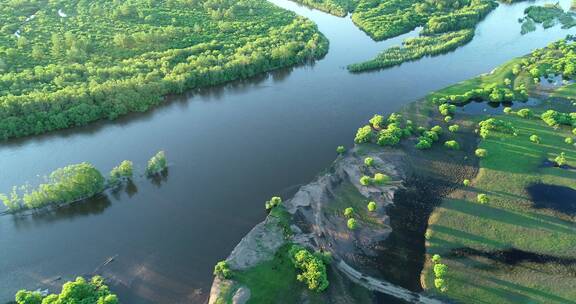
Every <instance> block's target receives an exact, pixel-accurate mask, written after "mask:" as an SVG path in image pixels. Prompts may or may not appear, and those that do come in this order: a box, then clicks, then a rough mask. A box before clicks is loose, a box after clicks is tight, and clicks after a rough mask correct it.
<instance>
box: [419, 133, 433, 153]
mask: <svg viewBox="0 0 576 304" xmlns="http://www.w3.org/2000/svg"><path fill="white" fill-rule="evenodd" d="M430 148H432V140H431V139H430V138H428V137H424V136H420V137H419V138H418V143H416V149H420V150H426V149H430Z"/></svg>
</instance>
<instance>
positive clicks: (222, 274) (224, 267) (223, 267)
mask: <svg viewBox="0 0 576 304" xmlns="http://www.w3.org/2000/svg"><path fill="white" fill-rule="evenodd" d="M214 275H215V276H217V277H219V278H221V279H229V278H231V277H232V271H231V270H230V267H229V266H228V263H226V261H220V262H218V263H216V266H214Z"/></svg>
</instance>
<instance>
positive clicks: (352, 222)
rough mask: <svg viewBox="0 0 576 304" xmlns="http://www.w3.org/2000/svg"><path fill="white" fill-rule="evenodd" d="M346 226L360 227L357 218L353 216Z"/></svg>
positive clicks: (351, 227) (349, 227)
mask: <svg viewBox="0 0 576 304" xmlns="http://www.w3.org/2000/svg"><path fill="white" fill-rule="evenodd" d="M346 226H348V229H350V230H354V229H356V228H357V227H358V223H357V222H356V220H355V219H353V218H351V219H348V221H347V222H346Z"/></svg>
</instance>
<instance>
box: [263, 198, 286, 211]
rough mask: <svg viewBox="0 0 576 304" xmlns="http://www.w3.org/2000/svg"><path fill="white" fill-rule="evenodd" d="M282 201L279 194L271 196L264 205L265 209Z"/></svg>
mask: <svg viewBox="0 0 576 304" xmlns="http://www.w3.org/2000/svg"><path fill="white" fill-rule="evenodd" d="M281 203H282V198H281V197H279V196H274V197H272V198H271V199H270V200H269V201H266V203H265V206H266V210H270V209H272V208H274V207H276V206H278V205H280V204H281Z"/></svg>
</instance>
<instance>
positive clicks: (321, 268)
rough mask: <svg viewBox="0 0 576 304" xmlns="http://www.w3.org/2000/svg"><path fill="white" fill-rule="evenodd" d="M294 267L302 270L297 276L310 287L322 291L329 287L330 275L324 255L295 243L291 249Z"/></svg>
mask: <svg viewBox="0 0 576 304" xmlns="http://www.w3.org/2000/svg"><path fill="white" fill-rule="evenodd" d="M289 254H290V258H291V260H292V264H293V265H294V267H296V268H297V269H299V270H300V271H301V273H300V274H298V275H297V276H296V279H297V280H298V281H300V282H304V283H306V286H307V287H308V289H310V290H313V291H316V292H321V291H323V290H325V289H326V288H328V285H329V283H328V276H327V274H326V265H325V264H324V261H323V257H321V256H320V255H319V254H312V253H311V252H310V251H308V250H307V249H305V248H303V247H301V246H298V245H294V246H292V248H291V249H290V251H289Z"/></svg>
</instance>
